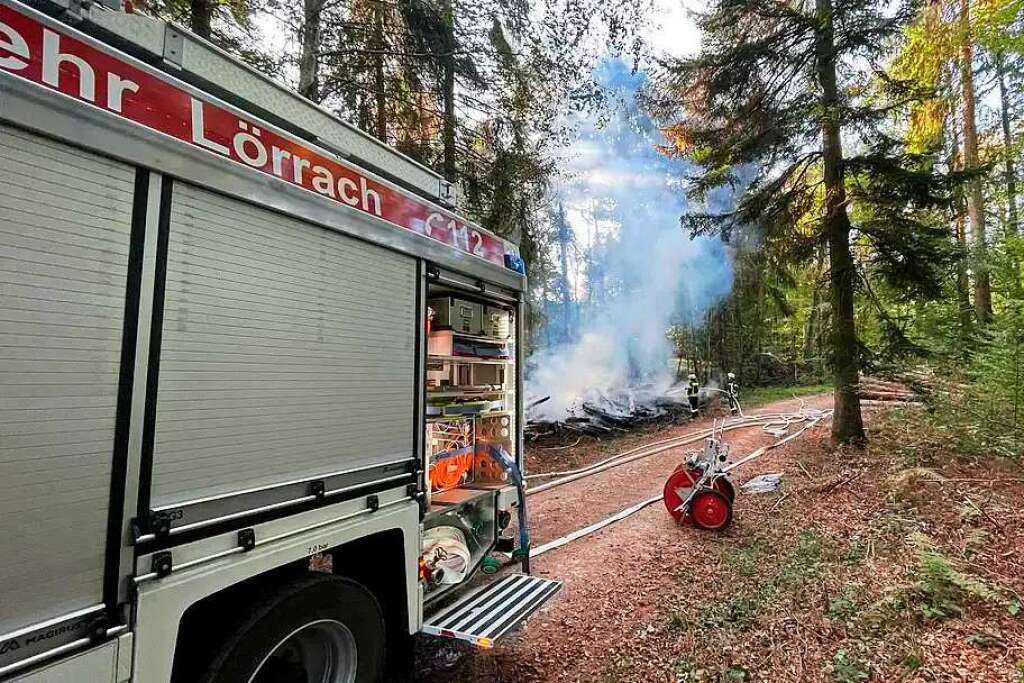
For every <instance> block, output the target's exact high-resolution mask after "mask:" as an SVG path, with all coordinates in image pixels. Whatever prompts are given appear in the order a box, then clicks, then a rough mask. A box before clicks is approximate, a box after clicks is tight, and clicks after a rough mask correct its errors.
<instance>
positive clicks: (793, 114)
mask: <svg viewBox="0 0 1024 683" xmlns="http://www.w3.org/2000/svg"><path fill="white" fill-rule="evenodd" d="M913 16H914V13H913V10H912V8H911V7H910V6H909V5H907V6H897V7H894V6H893V5H892V4H891V3H883V2H875V1H872V0H794V1H793V2H784V3H782V2H776V1H775V0H712V2H711V3H710V4H709V6H708V9H707V11H706V12H705V13H704V14H702V15H700V16H699V18H698V25H699V28H700V29H701V30H702V32H703V42H702V48H701V51H700V53H699V54H697V55H696V56H694V57H692V58H688V59H684V60H680V61H676V62H673V63H670V64H669V65H668V77H667V80H666V82H667V83H668V84H669V85H670V86H671V91H672V93H673V94H674V97H672V98H670V99H669V100H667V101H664V102H662V104H663V106H665V107H666V108H667V110H668V111H670V112H671V111H672V108H673V107H674V108H675V111H674V112H673V113H674V114H675V116H676V117H677V118H676V120H675V123H674V124H673V125H671V126H670V127H669V128H668V131H667V132H668V134H669V138H670V140H671V141H672V143H673V145H672V149H670V150H669V151H670V152H671V153H677V154H683V155H685V156H686V157H688V158H689V159H690V160H691V161H692V162H694V164H695V166H696V171H695V173H694V175H693V177H692V178H691V179H690V184H689V187H688V191H689V193H690V194H691V197H692V198H696V199H697V200H702V199H703V198H705V197H706V196H707V195H708V193H710V191H711V190H713V189H715V188H720V187H729V186H733V187H736V188H737V189H740V190H741V194H740V196H739V198H738V199H737V201H736V203H735V208H734V209H732V210H729V211H726V212H714V211H712V210H709V211H708V212H705V213H694V214H691V215H687V216H684V217H683V224H684V227H686V228H687V229H689V230H690V231H691V232H692V233H693V234H708V233H721V234H723V235H724V236H725V237H728V236H729V234H730V233H731V232H733V231H736V230H746V229H748V228H749V227H751V226H753V228H755V229H756V230H758V231H760V234H761V235H762V237H763V238H764V239H778V238H780V237H785V238H786V239H790V240H793V241H794V242H796V243H797V244H803V245H805V247H806V248H805V249H804V251H805V253H808V254H810V253H812V252H813V247H814V246H817V245H822V246H824V247H825V248H826V251H827V254H828V257H829V276H828V277H829V290H830V309H831V310H830V324H831V337H830V355H831V358H830V361H831V366H832V369H833V373H834V382H835V417H834V419H833V426H832V435H833V438H834V439H835V440H836V441H837V442H841V443H858V442H862V441H863V440H864V427H863V422H862V418H861V411H860V404H859V401H858V399H857V382H858V376H859V369H860V357H861V351H862V347H861V345H860V343H859V341H858V336H857V330H856V323H855V317H854V300H855V296H856V293H857V289H858V287H857V284H858V281H859V278H860V275H861V274H860V273H859V272H858V262H857V261H856V260H855V257H854V250H853V248H852V245H853V240H856V241H857V244H858V255H860V254H861V253H864V254H866V256H865V261H866V262H865V263H864V267H865V268H868V267H870V268H873V269H875V270H876V271H877V272H878V273H879V274H881V275H882V276H885V277H887V278H889V279H890V281H891V282H892V283H893V284H894V285H895V286H896V287H898V288H899V290H901V291H903V292H905V293H906V296H908V297H911V296H921V295H927V296H935V295H937V294H938V293H939V292H940V291H941V290H940V288H939V286H938V280H939V277H940V273H939V272H938V268H939V266H944V265H945V264H946V262H947V261H946V258H947V256H948V254H949V244H950V239H949V235H948V231H947V230H946V228H945V227H944V226H942V225H935V224H934V223H932V222H929V221H928V220H927V217H928V216H929V214H931V213H933V212H934V211H935V210H936V209H938V208H941V207H943V206H945V205H946V204H947V203H948V201H949V200H950V194H951V192H950V190H951V187H952V182H953V181H954V180H958V178H954V177H952V176H949V175H940V174H939V173H937V172H936V170H935V169H936V166H935V163H934V159H933V158H932V157H931V156H930V155H929V154H928V153H917V152H912V151H910V150H908V149H906V148H905V147H904V146H903V144H902V143H901V142H900V140H899V139H898V138H897V136H896V135H894V134H893V131H892V130H890V128H891V126H892V120H893V112H896V111H903V110H905V108H906V107H907V106H908V105H909V104H910V103H912V102H914V101H916V100H917V99H919V98H921V97H922V96H923V93H921V92H920V91H919V89H916V88H913V87H910V86H909V85H908V84H905V83H901V82H899V81H897V80H894V79H893V78H890V77H888V76H886V75H885V74H884V73H883V72H882V71H881V69H880V68H879V66H880V65H882V64H884V61H885V59H886V57H887V55H890V54H892V53H893V51H894V49H895V48H896V47H898V41H900V40H902V39H903V35H904V34H903V29H904V27H905V26H907V25H908V21H909V20H910V19H911V18H912V17H913ZM741 168H746V169H750V168H754V169H756V171H755V172H754V173H753V178H752V180H750V181H749V182H748V183H746V184H745V186H744V187H743V188H738V185H739V183H738V182H737V178H738V176H737V171H738V169H741ZM862 243H863V244H864V248H863V249H862V248H861V247H860V244H862Z"/></svg>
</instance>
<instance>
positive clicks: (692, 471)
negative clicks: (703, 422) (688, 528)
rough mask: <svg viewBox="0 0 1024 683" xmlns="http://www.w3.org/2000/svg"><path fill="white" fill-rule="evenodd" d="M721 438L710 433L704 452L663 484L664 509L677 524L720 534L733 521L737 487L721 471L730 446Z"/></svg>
mask: <svg viewBox="0 0 1024 683" xmlns="http://www.w3.org/2000/svg"><path fill="white" fill-rule="evenodd" d="M720 436H721V432H720V431H719V432H717V433H716V432H715V431H714V430H712V436H711V437H710V438H708V439H707V440H706V441H705V442H704V449H703V450H701V451H699V452H697V453H694V454H693V455H691V456H690V457H689V458H687V460H686V461H685V462H681V463H679V465H677V466H676V468H675V470H673V471H672V474H671V475H669V478H668V481H666V482H665V492H664V499H663V500H664V502H665V507H666V508H668V512H669V514H670V515H672V517H673V518H674V519H675V520H676V522H678V523H680V524H693V525H694V526H696V527H698V528H700V529H708V530H710V531H720V530H722V529H725V528H726V527H727V526H729V523H730V522H732V506H733V501H735V499H736V487H735V486H733V483H732V481H731V480H730V479H729V476H728V475H727V474H726V473H725V472H724V471H722V467H723V465H724V464H725V462H726V460H727V459H728V457H729V446H728V445H726V444H725V443H723V442H722V440H721V438H720Z"/></svg>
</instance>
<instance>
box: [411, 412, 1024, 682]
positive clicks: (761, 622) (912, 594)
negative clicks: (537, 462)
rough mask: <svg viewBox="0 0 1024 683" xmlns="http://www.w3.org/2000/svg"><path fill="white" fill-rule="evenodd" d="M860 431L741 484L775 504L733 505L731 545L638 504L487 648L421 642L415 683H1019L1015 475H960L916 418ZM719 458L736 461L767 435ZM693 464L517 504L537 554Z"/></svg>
mask: <svg viewBox="0 0 1024 683" xmlns="http://www.w3.org/2000/svg"><path fill="white" fill-rule="evenodd" d="M829 402H830V397H828V396H818V397H814V398H812V399H809V400H808V401H807V404H808V405H809V406H810V407H817V408H824V407H828V405H829ZM798 405H799V404H798V402H796V401H786V402H781V403H777V404H773V405H771V406H768V407H766V408H764V409H762V410H763V411H765V412H768V411H771V412H783V411H787V410H791V409H792V408H795V407H797V406H798ZM866 421H867V424H868V428H869V446H868V448H867V449H866V450H862V451H861V450H849V449H847V450H836V449H834V448H833V447H832V446H831V445H830V443H829V438H828V436H829V428H828V425H827V424H822V425H819V426H818V427H816V428H815V429H813V430H808V431H807V432H806V433H804V434H803V435H802V436H801V437H800V438H799V439H796V440H794V441H792V442H790V443H788V444H786V445H785V446H783V447H782V448H779V449H777V450H773V451H770V452H768V453H767V454H766V455H765V456H764V457H762V458H760V459H758V460H757V461H755V462H752V463H750V464H749V465H745V466H744V467H742V468H740V470H739V471H738V472H737V476H736V477H735V479H736V481H737V482H738V483H742V482H744V481H746V480H747V479H749V478H750V477H751V476H753V475H756V474H760V473H764V472H782V473H783V484H782V489H781V491H780V492H778V493H775V494H771V495H745V494H743V493H741V494H740V496H739V497H738V498H737V506H736V511H735V518H734V522H733V525H732V526H731V527H730V528H729V529H728V530H726V531H725V532H722V533H705V532H701V531H698V530H696V529H693V528H688V527H685V528H681V527H678V526H676V525H675V524H674V523H673V522H672V521H671V519H670V517H669V516H668V514H667V512H666V511H665V510H664V508H663V507H662V506H660V505H652V506H651V507H648V508H646V509H644V510H642V511H641V512H639V513H637V514H636V515H633V516H632V517H629V518H628V519H626V520H623V521H621V522H619V523H617V524H614V525H612V526H610V527H608V528H606V529H603V530H601V531H599V532H597V533H596V534H594V535H592V536H590V537H588V538H586V539H583V540H579V541H577V542H575V543H572V544H570V545H569V546H566V547H564V548H560V549H558V550H555V551H552V552H550V553H548V554H546V555H544V556H542V557H539V558H537V559H536V560H535V561H534V563H533V564H534V570H535V572H536V573H538V574H541V575H546V576H551V577H557V578H559V579H561V580H563V581H564V582H565V587H564V589H563V591H562V592H561V594H560V595H559V596H557V597H556V599H555V600H553V601H552V603H551V604H550V605H549V606H547V607H546V608H545V609H543V610H541V611H540V612H539V613H538V614H536V615H535V616H534V617H533V618H532V619H531V620H530V622H529V623H528V624H527V626H526V628H525V629H523V630H521V631H520V632H519V633H518V634H516V635H515V636H513V637H511V638H510V639H509V640H506V641H504V642H503V643H502V644H501V645H499V646H498V647H497V648H496V649H495V650H492V651H487V652H474V651H473V650H472V649H471V648H469V647H464V646H463V645H462V644H458V643H453V642H452V641H440V640H424V641H422V642H421V643H420V647H419V653H418V669H417V670H418V671H420V672H421V675H420V678H419V679H418V680H419V681H420V682H421V683H485V682H486V683H740V682H743V683H749V682H753V681H765V682H768V681H770V682H771V683H803V682H805V681H807V682H813V683H819V682H820V683H860V682H865V681H882V682H885V683H888V682H889V681H900V682H909V683H1022V682H1024V559H1022V555H1021V552H1022V551H1021V549H1022V548H1024V509H1022V508H1021V505H1020V501H1021V500H1024V476H1022V474H1021V470H1020V468H1019V465H1012V464H1009V463H1000V462H998V461H996V460H994V459H989V460H985V461H971V460H967V459H965V458H964V457H962V456H961V455H960V454H958V453H956V452H954V451H951V450H950V445H949V444H950V440H949V438H948V434H947V433H945V432H943V431H942V428H941V427H938V428H937V427H936V425H935V424H934V423H932V422H930V421H929V420H928V419H927V417H926V416H925V414H924V413H922V412H920V411H916V412H915V411H913V410H910V411H904V412H899V411H892V410H890V409H889V407H888V406H886V407H885V409H879V410H872V411H871V412H870V413H868V415H867V420H866ZM702 426H704V425H702V424H701V423H699V422H697V423H690V424H687V425H683V426H680V427H679V428H678V429H677V430H674V431H675V434H677V435H678V434H683V433H689V432H691V431H694V430H695V429H697V428H700V427H702ZM793 429H794V428H791V432H792V431H793ZM672 435H673V433H672V431H669V432H668V433H666V432H662V433H659V434H657V435H654V436H652V438H651V439H650V441H655V440H659V439H662V438H667V437H669V436H672ZM726 440H727V441H728V442H729V443H730V445H731V447H732V449H733V455H734V457H737V456H741V455H743V454H746V453H749V452H750V451H752V450H754V449H756V448H757V447H759V446H761V445H764V444H767V443H771V442H772V441H774V440H775V437H773V436H771V435H769V434H767V433H765V432H763V431H762V430H760V429H759V428H753V429H751V430H749V431H747V430H743V431H740V430H737V431H734V432H731V433H729V434H727V435H726ZM625 447H628V446H625ZM625 447H624V448H625ZM692 447H693V446H684V447H682V448H681V449H678V450H676V451H670V452H666V453H663V454H658V455H654V456H651V457H649V458H646V459H643V460H639V461H635V462H633V463H630V464H628V465H624V466H622V467H619V468H614V469H612V470H609V471H606V472H603V473H600V474H597V475H594V476H592V477H588V478H586V479H583V480H580V481H578V482H573V483H571V484H568V485H566V486H564V487H560V488H557V489H553V490H551V491H550V492H544V493H541V494H537V495H536V496H533V497H531V498H530V504H531V506H532V508H533V509H532V519H533V527H534V528H533V531H534V535H535V537H536V539H537V542H541V543H542V542H544V541H546V540H551V539H552V538H555V537H557V536H560V535H562V534H564V533H565V532H567V531H570V530H574V529H578V528H580V527H583V526H585V525H587V524H589V523H592V522H595V521H597V520H599V519H602V518H604V517H606V516H608V515H609V514H611V513H614V512H617V511H619V510H622V509H623V508H626V507H628V506H630V505H632V504H634V503H637V502H639V501H641V500H644V499H646V498H650V497H652V496H653V495H656V494H657V493H658V492H659V491H660V490H661V487H662V484H663V482H664V479H665V477H666V476H667V475H668V473H669V472H670V471H671V469H672V468H673V467H674V466H675V464H676V463H677V462H679V460H680V459H681V458H683V457H684V452H685V450H687V449H688V448H692ZM576 457H577V458H578V459H580V460H582V461H584V462H585V461H588V460H589V461H593V460H594V459H596V458H594V457H592V454H587V453H584V454H576Z"/></svg>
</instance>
